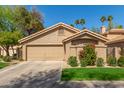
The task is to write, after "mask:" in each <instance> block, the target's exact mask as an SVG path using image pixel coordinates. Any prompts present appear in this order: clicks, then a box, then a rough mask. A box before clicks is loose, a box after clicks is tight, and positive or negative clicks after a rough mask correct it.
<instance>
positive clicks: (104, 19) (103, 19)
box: [100, 16, 106, 25]
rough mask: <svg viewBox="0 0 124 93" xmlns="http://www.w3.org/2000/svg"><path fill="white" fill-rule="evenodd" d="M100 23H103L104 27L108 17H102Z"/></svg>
mask: <svg viewBox="0 0 124 93" xmlns="http://www.w3.org/2000/svg"><path fill="white" fill-rule="evenodd" d="M100 21H101V22H102V25H104V22H105V21H106V17H105V16H102V17H101V18H100Z"/></svg>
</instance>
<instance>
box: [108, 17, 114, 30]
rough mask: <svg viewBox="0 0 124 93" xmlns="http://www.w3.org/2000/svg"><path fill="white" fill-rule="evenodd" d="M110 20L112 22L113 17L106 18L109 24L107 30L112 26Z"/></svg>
mask: <svg viewBox="0 0 124 93" xmlns="http://www.w3.org/2000/svg"><path fill="white" fill-rule="evenodd" d="M112 20H113V16H108V22H109V24H108V29H109V30H110V29H112V28H113V26H112Z"/></svg>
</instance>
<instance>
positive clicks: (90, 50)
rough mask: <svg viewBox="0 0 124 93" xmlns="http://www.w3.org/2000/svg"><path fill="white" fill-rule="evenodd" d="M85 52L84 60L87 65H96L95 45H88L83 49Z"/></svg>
mask: <svg viewBox="0 0 124 93" xmlns="http://www.w3.org/2000/svg"><path fill="white" fill-rule="evenodd" d="M83 50H84V59H85V60H86V62H87V65H95V62H96V52H95V46H94V45H86V46H84V47H83Z"/></svg>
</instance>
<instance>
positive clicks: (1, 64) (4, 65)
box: [0, 62, 9, 69]
mask: <svg viewBox="0 0 124 93" xmlns="http://www.w3.org/2000/svg"><path fill="white" fill-rule="evenodd" d="M8 65H9V63H2V62H0V69H2V68H4V67H6V66H8Z"/></svg>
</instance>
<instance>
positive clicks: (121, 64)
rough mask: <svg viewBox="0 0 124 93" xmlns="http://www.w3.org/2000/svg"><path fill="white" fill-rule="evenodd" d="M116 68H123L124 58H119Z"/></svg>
mask: <svg viewBox="0 0 124 93" xmlns="http://www.w3.org/2000/svg"><path fill="white" fill-rule="evenodd" d="M118 66H120V67H124V56H121V57H120V58H119V59H118Z"/></svg>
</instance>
